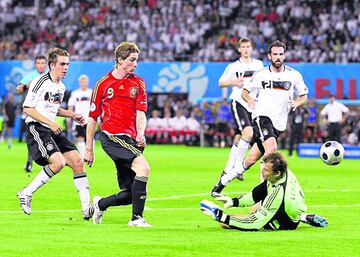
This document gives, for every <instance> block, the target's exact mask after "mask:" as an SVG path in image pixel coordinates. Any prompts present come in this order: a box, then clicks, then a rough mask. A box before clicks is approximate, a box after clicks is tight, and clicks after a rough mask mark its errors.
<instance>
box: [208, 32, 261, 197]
mask: <svg viewBox="0 0 360 257" xmlns="http://www.w3.org/2000/svg"><path fill="white" fill-rule="evenodd" d="M238 45H239V47H238V51H239V53H240V58H239V59H238V60H236V61H235V62H232V63H230V64H229V65H228V66H227V67H226V69H225V71H224V73H223V74H222V75H221V77H220V79H219V85H220V87H222V88H224V87H230V86H232V93H231V94H230V96H229V98H230V99H231V100H232V102H231V112H232V114H233V118H234V121H235V124H236V130H235V137H234V142H233V145H232V147H231V150H230V154H229V158H228V161H227V163H226V166H225V168H224V170H223V172H222V174H221V176H222V175H224V174H227V173H229V172H231V170H232V169H233V168H234V165H235V163H236V162H241V160H243V158H244V155H245V153H246V150H247V149H248V147H249V144H250V141H251V139H252V137H253V129H252V119H251V111H252V110H251V108H250V106H249V105H248V104H247V103H246V102H245V101H244V99H242V97H241V94H242V91H243V86H244V84H245V83H246V82H247V81H249V80H250V79H251V77H252V75H253V74H254V72H256V71H258V70H261V69H263V68H264V65H263V62H262V61H260V60H258V59H254V58H252V57H251V54H252V51H253V47H252V42H251V41H250V39H248V38H241V39H240V40H239V43H238ZM255 94H256V92H255V91H254V92H253V93H252V95H253V96H254V97H255ZM221 176H220V177H221ZM238 178H239V179H240V180H242V179H243V177H242V175H239V177H238ZM219 190H220V189H219V188H218V187H217V186H214V187H213V189H212V191H211V195H212V196H213V197H216V196H218V195H219V193H218V192H217V191H219ZM220 191H221V190H220Z"/></svg>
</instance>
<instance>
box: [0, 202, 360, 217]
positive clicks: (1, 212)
mask: <svg viewBox="0 0 360 257" xmlns="http://www.w3.org/2000/svg"><path fill="white" fill-rule="evenodd" d="M308 207H310V208H354V207H360V204H324V205H322V204H317V205H310V206H308ZM145 210H146V211H198V210H199V208H191V207H188V208H149V207H145ZM122 211H129V210H128V209H121V208H116V209H109V210H107V211H106V212H122ZM76 212H77V213H79V214H80V210H33V213H35V214H36V213H76ZM22 213H23V212H22V211H21V210H17V211H13V210H11V211H10V210H9V211H0V215H6V214H22Z"/></svg>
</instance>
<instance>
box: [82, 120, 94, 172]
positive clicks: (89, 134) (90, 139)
mask: <svg viewBox="0 0 360 257" xmlns="http://www.w3.org/2000/svg"><path fill="white" fill-rule="evenodd" d="M95 130H96V120H95V119H94V118H92V117H89V119H88V123H87V128H86V146H85V156H84V162H85V163H87V164H88V165H89V167H91V165H92V164H93V162H94V161H95V156H94V137H95Z"/></svg>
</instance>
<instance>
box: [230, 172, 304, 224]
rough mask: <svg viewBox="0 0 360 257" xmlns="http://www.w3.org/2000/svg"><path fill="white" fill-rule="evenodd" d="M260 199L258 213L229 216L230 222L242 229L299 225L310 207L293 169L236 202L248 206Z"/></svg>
mask: <svg viewBox="0 0 360 257" xmlns="http://www.w3.org/2000/svg"><path fill="white" fill-rule="evenodd" d="M260 201H261V207H260V209H259V210H258V211H256V212H255V213H254V214H251V215H250V216H247V217H244V218H238V217H235V216H229V218H227V219H226V224H228V225H229V226H231V227H232V228H236V229H241V230H259V229H262V228H264V229H296V227H297V226H298V224H299V220H300V215H301V214H302V213H304V212H306V210H307V207H306V203H305V197H304V193H303V191H302V189H301V186H300V184H299V182H298V181H297V179H296V176H295V174H294V173H292V172H291V171H290V170H287V172H286V173H285V176H284V177H283V178H281V179H280V180H279V181H277V182H276V183H275V184H272V183H270V182H268V181H264V182H263V183H261V184H260V185H258V186H256V187H255V188H254V189H253V190H252V191H251V192H249V193H247V194H245V195H243V196H242V197H240V198H239V199H238V201H236V199H235V201H234V203H235V205H238V206H239V207H247V206H251V205H253V204H255V203H257V202H260ZM237 202H238V203H237Z"/></svg>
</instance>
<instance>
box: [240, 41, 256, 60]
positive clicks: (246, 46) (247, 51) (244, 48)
mask: <svg viewBox="0 0 360 257" xmlns="http://www.w3.org/2000/svg"><path fill="white" fill-rule="evenodd" d="M238 51H239V53H240V55H241V57H243V58H249V57H250V56H251V53H252V51H253V48H252V46H251V43H250V42H246V43H241V44H240V46H239V48H238Z"/></svg>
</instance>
